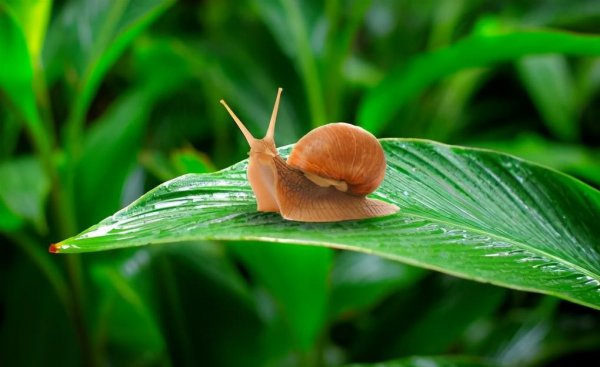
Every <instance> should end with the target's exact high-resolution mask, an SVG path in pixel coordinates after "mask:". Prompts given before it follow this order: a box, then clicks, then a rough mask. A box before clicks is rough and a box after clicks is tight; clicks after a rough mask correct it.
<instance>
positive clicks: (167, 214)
mask: <svg viewBox="0 0 600 367" xmlns="http://www.w3.org/2000/svg"><path fill="white" fill-rule="evenodd" d="M382 145H383V147H384V150H385V152H386V155H387V159H388V172H387V176H386V179H385V181H384V183H383V185H382V186H381V187H380V188H379V189H378V191H376V192H375V193H374V195H373V196H374V197H377V198H380V199H383V200H387V201H391V202H394V203H396V204H397V205H398V206H399V207H400V208H401V210H400V212H399V213H398V214H396V215H393V216H388V217H383V218H376V219H371V220H364V221H348V222H338V223H325V224H315V223H299V222H289V221H284V220H283V219H282V218H281V217H280V216H279V215H277V214H271V213H259V212H256V204H255V201H254V196H253V194H252V191H251V189H250V187H249V186H248V183H247V180H246V175H245V167H246V162H241V163H239V164H237V165H234V166H232V167H230V168H229V169H225V170H223V171H220V172H217V173H214V174H203V175H197V174H189V175H185V176H181V177H179V178H177V179H174V180H172V181H169V182H166V183H164V184H162V185H161V186H159V187H157V188H156V189H154V190H152V191H150V192H149V193H147V194H146V195H144V196H143V197H141V198H140V199H139V200H137V201H136V202H134V203H133V204H132V205H130V206H129V207H127V208H125V209H123V210H121V211H119V212H118V213H116V214H115V215H113V216H111V217H109V218H107V219H105V220H103V221H102V222H100V223H99V224H98V225H96V226H93V227H91V228H89V229H88V230H86V231H84V232H83V233H81V234H79V235H78V236H75V237H72V238H69V239H66V240H64V241H62V242H61V243H59V244H56V245H53V246H52V247H51V250H52V251H57V252H85V251H99V250H108V249H115V248H122V247H131V246H140V245H146V244H154V243H167V242H176V241H186V240H192V239H217V240H261V241H273V242H285V243H294V244H305V245H317V246H327V247H333V248H341V249H349V250H355V251H361V252H366V253H372V254H376V255H379V256H383V257H388V258H391V259H395V260H398V261H402V262H406V263H408V264H412V265H416V266H420V267H425V268H429V269H434V270H438V271H442V272H445V273H448V274H452V275H456V276H460V277H464V278H468V279H473V280H478V281H483V282H490V283H493V284H496V285H501V286H506V287H510V288H515V289H521V290H529V291H535V292H540V293H546V294H552V295H556V296H559V297H561V298H564V299H567V300H571V301H573V302H577V303H580V304H584V305H587V306H590V307H594V308H600V292H599V284H600V248H599V245H598V242H597V238H598V237H600V227H598V225H597V224H598V223H600V192H598V191H597V190H595V189H593V188H591V187H589V186H587V185H585V184H584V183H582V182H580V181H577V180H575V179H573V178H571V177H569V176H566V175H564V174H561V173H559V172H556V171H553V170H550V169H547V168H544V167H541V166H538V165H535V164H533V163H529V162H526V161H522V160H520V159H517V158H515V157H512V156H508V155H504V154H499V153H495V152H491V151H485V150H477V149H470V148H463V147H453V146H447V145H443V144H439V143H435V142H430V141H422V140H413V139H386V140H382ZM287 150H288V149H287V148H284V149H282V152H283V153H284V154H285V152H286V151H287Z"/></svg>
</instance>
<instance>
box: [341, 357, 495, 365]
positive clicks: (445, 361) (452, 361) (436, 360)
mask: <svg viewBox="0 0 600 367" xmlns="http://www.w3.org/2000/svg"><path fill="white" fill-rule="evenodd" d="M491 366H493V364H490V363H489V362H486V361H484V360H480V359H477V358H472V357H411V358H406V359H401V360H397V361H389V362H381V363H372V364H371V363H365V364H352V365H349V366H348V367H491Z"/></svg>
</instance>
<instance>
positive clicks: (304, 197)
mask: <svg viewBox="0 0 600 367" xmlns="http://www.w3.org/2000/svg"><path fill="white" fill-rule="evenodd" d="M281 92H282V89H281V88H279V90H278V92H277V98H276V100H275V106H274V107H273V113H272V115H271V121H270V123H269V128H268V130H267V134H266V135H265V137H264V138H263V139H256V138H254V137H253V136H252V134H251V133H250V132H249V131H248V129H247V128H246V127H245V126H244V124H243V123H242V122H241V121H240V119H239V118H238V117H237V116H236V115H235V113H233V111H232V110H231V109H230V108H229V106H228V105H227V104H226V103H225V101H223V100H221V104H223V106H225V108H226V109H227V111H228V112H229V114H230V115H231V117H232V118H233V120H234V121H235V122H236V124H237V125H238V127H239V128H240V130H241V131H242V133H243V134H244V137H245V138H246V140H247V141H248V144H249V145H250V153H249V156H250V158H249V159H248V169H247V175H248V181H249V182H250V186H252V190H253V191H254V194H255V196H256V202H257V210H258V211H266V212H278V213H280V214H281V215H282V216H283V218H285V219H288V220H295V221H303V222H336V221H342V220H355V219H364V218H371V217H378V216H383V215H389V214H393V213H396V212H397V211H398V210H399V209H398V207H397V206H395V205H393V204H390V203H386V202H383V201H380V200H375V199H369V198H367V197H366V195H367V194H369V193H371V192H373V191H375V189H377V187H379V185H380V184H381V182H382V181H383V178H384V176H385V167H386V163H385V156H384V153H383V149H382V147H381V144H380V143H379V141H378V140H377V139H376V138H375V137H374V136H373V135H372V134H370V133H369V132H367V131H366V130H364V129H362V128H360V127H357V126H353V125H350V124H347V123H332V124H328V125H324V126H321V127H319V128H317V129H314V130H312V131H311V132H309V133H308V134H306V135H305V136H304V137H303V138H302V139H300V141H298V143H297V144H296V146H295V147H294V149H293V150H292V152H291V153H290V156H289V158H288V160H287V162H286V161H284V160H283V158H281V157H280V156H279V154H278V153H277V149H276V146H275V139H274V134H275V120H276V117H277V111H278V108H279V100H280V97H281Z"/></svg>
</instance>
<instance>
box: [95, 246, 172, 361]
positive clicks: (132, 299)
mask: <svg viewBox="0 0 600 367" xmlns="http://www.w3.org/2000/svg"><path fill="white" fill-rule="evenodd" d="M149 261H150V255H149V254H148V251H144V250H141V251H137V252H136V253H134V254H133V256H131V257H130V258H128V259H127V260H126V261H123V262H122V263H121V264H118V265H121V266H120V267H119V266H115V265H117V264H115V263H114V262H113V263H110V264H99V263H95V264H92V265H91V269H90V273H91V276H92V280H93V281H94V283H95V285H96V286H97V288H96V289H95V296H96V297H98V300H99V302H98V309H99V310H98V313H99V315H98V316H97V322H98V325H97V338H98V339H99V340H101V341H102V342H103V343H104V344H106V347H108V348H111V349H116V350H118V351H119V350H120V357H121V360H124V359H125V358H127V360H128V362H129V363H130V364H132V365H150V364H152V363H157V361H160V360H161V359H163V358H164V355H165V354H166V343H165V341H164V339H163V336H162V334H161V330H160V327H159V322H158V320H157V317H156V314H155V313H154V312H153V311H154V310H153V309H152V308H151V307H150V306H151V305H152V304H151V303H150V302H149V295H148V294H145V293H148V292H143V289H138V288H139V287H137V286H136V284H135V282H134V281H135V279H132V278H133V277H134V276H135V275H136V273H139V272H140V270H145V268H147V267H148V263H149ZM146 272H147V270H146ZM144 275H145V278H146V279H147V280H148V279H150V277H149V274H147V273H146V274H144Z"/></svg>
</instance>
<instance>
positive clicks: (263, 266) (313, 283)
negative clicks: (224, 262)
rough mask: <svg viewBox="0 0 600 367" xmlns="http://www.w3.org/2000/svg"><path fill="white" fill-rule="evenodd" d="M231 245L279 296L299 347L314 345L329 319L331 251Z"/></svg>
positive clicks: (307, 348)
mask: <svg viewBox="0 0 600 367" xmlns="http://www.w3.org/2000/svg"><path fill="white" fill-rule="evenodd" d="M230 248H231V249H233V250H234V252H235V253H236V254H237V255H238V256H240V257H241V259H242V260H243V262H244V264H245V265H246V266H247V267H248V270H249V271H250V273H251V274H253V275H254V276H255V277H256V279H257V280H258V282H259V284H261V285H262V286H264V287H265V288H267V290H268V291H269V292H270V293H271V294H272V295H273V297H274V298H275V301H276V304H277V305H278V306H279V307H280V308H281V313H282V314H283V315H284V317H285V320H286V324H287V325H289V329H290V330H291V334H292V335H293V337H294V338H293V341H294V343H295V345H296V347H297V349H298V350H301V351H308V350H310V349H311V348H312V347H314V345H315V344H316V341H317V338H318V336H319V334H320V332H321V331H322V329H323V328H324V325H325V320H326V311H327V300H328V293H329V290H328V284H327V283H328V280H327V277H328V274H329V268H330V266H331V262H332V252H331V250H329V249H326V248H309V247H305V248H296V247H292V246H281V245H280V244H265V243H243V244H239V245H237V246H231V247H230Z"/></svg>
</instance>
